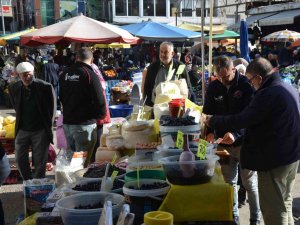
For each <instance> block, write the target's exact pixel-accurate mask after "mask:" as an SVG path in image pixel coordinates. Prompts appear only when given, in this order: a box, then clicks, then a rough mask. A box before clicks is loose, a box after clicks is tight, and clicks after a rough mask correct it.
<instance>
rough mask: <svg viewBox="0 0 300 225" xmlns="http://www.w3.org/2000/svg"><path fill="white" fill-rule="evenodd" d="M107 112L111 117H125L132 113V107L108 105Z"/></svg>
mask: <svg viewBox="0 0 300 225" xmlns="http://www.w3.org/2000/svg"><path fill="white" fill-rule="evenodd" d="M109 111H110V114H111V117H127V116H129V115H130V114H131V113H132V111H133V105H125V104H122V105H110V106H109Z"/></svg>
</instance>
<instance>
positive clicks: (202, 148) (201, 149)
mask: <svg viewBox="0 0 300 225" xmlns="http://www.w3.org/2000/svg"><path fill="white" fill-rule="evenodd" d="M207 144H208V143H207V141H205V140H203V139H200V140H199V144H198V151H197V156H198V157H199V158H200V160H203V159H205V158H206V148H207Z"/></svg>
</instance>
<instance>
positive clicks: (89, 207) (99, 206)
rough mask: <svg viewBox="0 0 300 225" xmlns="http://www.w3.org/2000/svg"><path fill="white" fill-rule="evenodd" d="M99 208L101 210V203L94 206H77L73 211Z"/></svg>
mask: <svg viewBox="0 0 300 225" xmlns="http://www.w3.org/2000/svg"><path fill="white" fill-rule="evenodd" d="M100 208H103V204H102V202H98V203H96V204H88V205H78V206H75V207H74V209H100Z"/></svg>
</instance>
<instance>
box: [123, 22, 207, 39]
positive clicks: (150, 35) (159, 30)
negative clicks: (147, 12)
mask: <svg viewBox="0 0 300 225" xmlns="http://www.w3.org/2000/svg"><path fill="white" fill-rule="evenodd" d="M121 28H122V29H124V30H127V31H128V32H129V33H131V34H132V35H134V36H137V37H139V38H142V39H144V40H149V41H186V40H191V39H195V38H200V37H201V33H200V32H193V31H189V30H185V29H181V28H178V27H174V26H171V25H167V24H163V23H157V22H153V21H147V22H141V23H136V24H130V25H126V26H121Z"/></svg>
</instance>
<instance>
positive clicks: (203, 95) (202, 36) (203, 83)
mask: <svg viewBox="0 0 300 225" xmlns="http://www.w3.org/2000/svg"><path fill="white" fill-rule="evenodd" d="M201 1H202V4H201V59H202V60H201V61H202V65H201V66H202V104H204V100H205V88H206V87H205V63H204V61H205V59H204V57H205V49H204V23H205V21H204V20H205V17H204V10H205V9H204V8H205V0H201Z"/></svg>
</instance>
